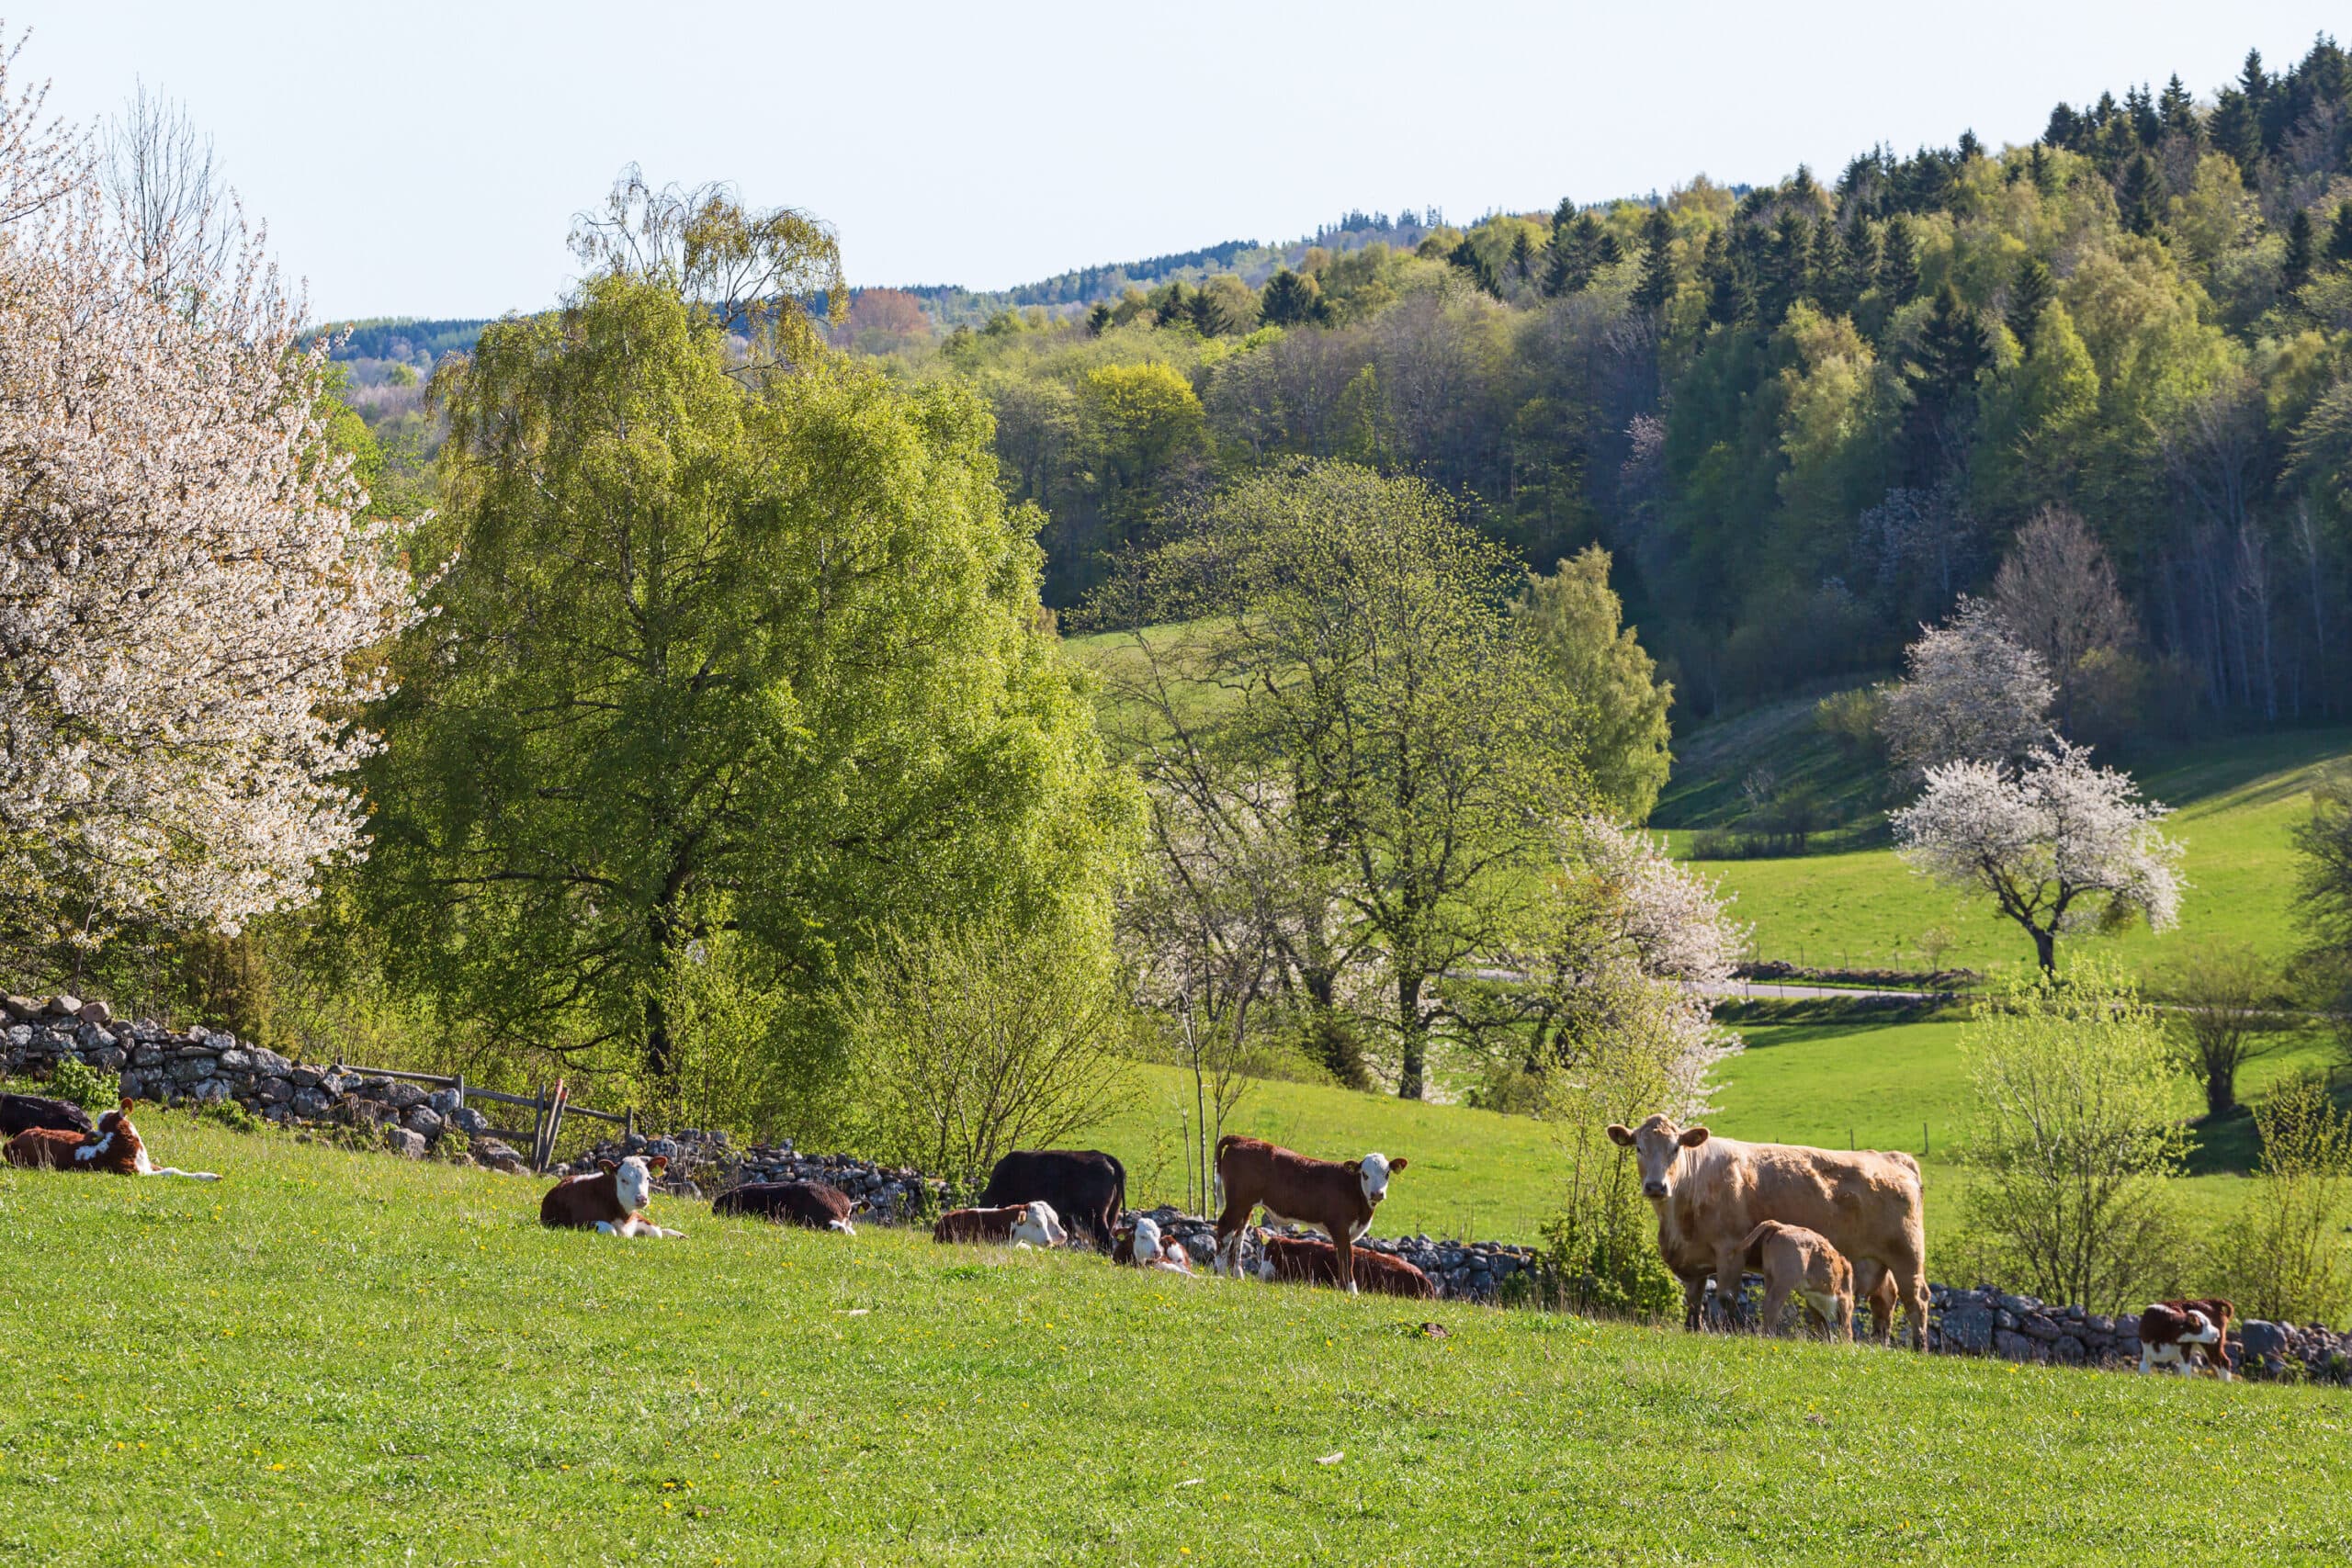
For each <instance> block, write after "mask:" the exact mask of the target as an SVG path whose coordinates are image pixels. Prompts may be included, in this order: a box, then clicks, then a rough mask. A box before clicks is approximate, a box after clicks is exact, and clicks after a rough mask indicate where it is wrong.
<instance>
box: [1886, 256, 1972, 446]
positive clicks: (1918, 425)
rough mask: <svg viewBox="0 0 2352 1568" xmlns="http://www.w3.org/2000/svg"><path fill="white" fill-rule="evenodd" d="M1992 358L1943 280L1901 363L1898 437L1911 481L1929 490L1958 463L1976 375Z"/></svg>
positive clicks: (1954, 291) (1965, 443)
mask: <svg viewBox="0 0 2352 1568" xmlns="http://www.w3.org/2000/svg"><path fill="white" fill-rule="evenodd" d="M1992 362H1993V345H1992V344H1991V342H1990V341H1989V340H1987V338H1986V337H1985V324H1984V322H1982V321H1979V320H1978V319H1977V316H1976V312H1975V311H1973V310H1970V309H1969V308H1968V306H1967V304H1966V303H1965V302H1964V301H1962V299H1961V297H1960V291H1959V290H1958V289H1955V288H1952V286H1951V284H1949V283H1947V284H1945V285H1944V287H1943V289H1942V291H1941V292H1939V294H1938V295H1937V296H1936V304H1935V309H1934V310H1932V311H1930V312H1929V313H1928V320H1927V321H1926V323H1925V325H1923V326H1922V327H1921V328H1920V331H1919V340H1918V342H1917V344H1915V345H1913V347H1912V350H1911V352H1910V354H1909V355H1906V356H1905V360H1904V363H1903V369H1902V376H1903V381H1904V385H1905V389H1906V390H1907V391H1908V392H1909V393H1910V399H1911V402H1910V406H1909V407H1908V408H1906V409H1905V411H1904V414H1903V425H1902V429H1901V432H1900V434H1899V436H1898V441H1899V443H1900V448H1901V457H1902V460H1903V464H1904V468H1905V473H1906V474H1907V475H1908V477H1909V480H1910V482H1912V483H1916V484H1919V485H1922V486H1926V487H1929V488H1932V487H1933V486H1934V485H1936V484H1938V483H1939V482H1941V480H1942V479H1944V478H1945V477H1946V474H1947V472H1948V471H1949V470H1950V469H1951V468H1957V467H1958V466H1959V464H1960V463H1961V461H1962V457H1964V456H1965V454H1966V452H1967V449H1968V432H1969V429H1970V427H1971V426H1972V425H1973V423H1974V418H1975V412H1976V378H1978V377H1979V376H1981V375H1982V374H1984V371H1985V367H1987V366H1989V365H1991V364H1992Z"/></svg>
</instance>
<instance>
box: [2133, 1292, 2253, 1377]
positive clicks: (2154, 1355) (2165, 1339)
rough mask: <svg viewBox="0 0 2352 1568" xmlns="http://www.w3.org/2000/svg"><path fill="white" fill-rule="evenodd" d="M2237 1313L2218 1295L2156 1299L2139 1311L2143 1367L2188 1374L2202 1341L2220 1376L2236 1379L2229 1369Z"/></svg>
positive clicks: (2149, 1369)
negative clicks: (2232, 1329)
mask: <svg viewBox="0 0 2352 1568" xmlns="http://www.w3.org/2000/svg"><path fill="white" fill-rule="evenodd" d="M2236 1313H2237V1308H2235V1307H2234V1306H2232V1305H2231V1304H2230V1303H2228V1302H2225V1301H2223V1300H2222V1298H2221V1297H2219V1296H2206V1297H2202V1298H2200V1299H2199V1300H2196V1301H2181V1302H2158V1303H2155V1304H2154V1306H2152V1307H2150V1308H2149V1309H2148V1310H2147V1311H2145V1312H2143V1313H2142V1314H2140V1370H2141V1371H2143V1372H2145V1371H2153V1370H2154V1369H2155V1368H2157V1367H2170V1368H2171V1369H2172V1370H2173V1371H2176V1372H2177V1373H2179V1374H2180V1375H2181V1376H2182V1377H2187V1376H2188V1375H2189V1369H2190V1366H2191V1364H2192V1362H2193V1359H2194V1358H2195V1356H2196V1354H2197V1347H2199V1346H2200V1345H2201V1346H2203V1347H2204V1348H2205V1354H2206V1355H2208V1356H2209V1357H2211V1358H2212V1361H2213V1370H2214V1371H2215V1373H2217V1374H2218V1375H2219V1376H2220V1378H2221V1380H2222V1382H2233V1381H2234V1380H2233V1378H2232V1376H2231V1373H2230V1319H2231V1318H2232V1317H2233V1316H2234V1315H2235V1314H2236Z"/></svg>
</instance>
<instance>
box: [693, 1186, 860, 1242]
mask: <svg viewBox="0 0 2352 1568" xmlns="http://www.w3.org/2000/svg"><path fill="white" fill-rule="evenodd" d="M858 1207H859V1202H858V1200H856V1199H854V1198H853V1197H851V1196H850V1195H849V1194H848V1193H846V1192H844V1191H842V1190H841V1189H840V1188H838V1187H835V1186H833V1185H831V1183H829V1182H823V1181H747V1182H745V1183H744V1184H743V1185H742V1186H741V1187H730V1188H729V1189H728V1190H726V1191H724V1192H721V1193H720V1194H719V1195H718V1197H717V1198H715V1199H713V1200H712V1201H711V1205H710V1212H711V1213H714V1214H756V1215H758V1216H760V1217H761V1218H763V1219H767V1220H773V1221H775V1223H776V1224H796V1225H802V1226H806V1227H807V1228H808V1229H809V1230H812V1231H839V1232H840V1233H841V1234H842V1235H856V1234H857V1226H856V1225H854V1224H851V1223H850V1216H851V1215H852V1214H854V1213H857V1211H858Z"/></svg>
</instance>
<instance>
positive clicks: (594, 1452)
mask: <svg viewBox="0 0 2352 1568" xmlns="http://www.w3.org/2000/svg"><path fill="white" fill-rule="evenodd" d="M147 1130H148V1133H149V1134H150V1139H151V1142H152V1143H153V1145H155V1147H156V1152H157V1153H158V1155H159V1156H162V1157H163V1158H164V1159H166V1160H169V1161H172V1162H175V1163H178V1164H181V1165H187V1166H202V1167H207V1168H214V1169H218V1170H220V1171H222V1172H224V1173H225V1175H226V1177H227V1179H225V1180H224V1181H222V1182H221V1183H220V1184H219V1185H217V1186H198V1185H194V1184H187V1183H177V1182H164V1181H150V1182H137V1181H130V1180H122V1179H100V1178H95V1177H86V1176H75V1175H47V1174H42V1175H35V1174H28V1173H20V1172H16V1171H0V1214H5V1218H6V1224H7V1225H8V1228H9V1230H10V1232H11V1233H12V1234H13V1235H16V1236H17V1238H18V1239H17V1245H15V1246H12V1247H8V1248H7V1249H6V1252H5V1253H0V1312H4V1313H5V1316H0V1322H5V1323H6V1328H5V1329H0V1389H5V1392H6V1398H5V1400H0V1557H5V1558H6V1560H9V1561H14V1562H43V1563H67V1564H74V1563H91V1564H114V1563H119V1562H142V1563H156V1564H172V1563H203V1562H237V1563H276V1562H304V1563H309V1562H420V1563H443V1562H502V1563H503V1562H533V1563H538V1562H545V1563H565V1564H569V1563H593V1562H649V1563H665V1564H666V1563H677V1564H705V1563H712V1564H728V1563H772V1562H793V1563H799V1562H842V1563H852V1562H854V1563H881V1562H910V1563H912V1562H922V1563H940V1562H991V1563H993V1562H1115V1563H1147V1562H1148V1563H1182V1564H1193V1563H1200V1564H1209V1563H1229V1562H1279V1563H1298V1562H1330V1563H1351V1564H1353V1563H1399V1564H1403V1563H1446V1564H1452V1563H1466V1562H1497V1563H1521V1562H1579V1563H1581V1562H1730V1561H1735V1560H1736V1561H1742V1562H1825V1563H1826V1562H1856V1561H1869V1562H1897V1563H1908V1562H1918V1563H1940V1562H1961V1561H1986V1562H2005V1563H2007V1562H2022V1563H2086V1562H2087V1563H2109V1562H2112V1563H2126V1562H2129V1563H2140V1562H2148V1561H2153V1560H2163V1561H2183V1560H2187V1561H2204V1562H2267V1563H2279V1562H2340V1561H2342V1559H2343V1557H2344V1554H2345V1553H2346V1551H2352V1485H2347V1484H2346V1481H2347V1480H2352V1465H2347V1461H2346V1457H2345V1456H2346V1445H2347V1440H2352V1403H2347V1401H2346V1396H2345V1395H2344V1394H2343V1393H2341V1392H2340V1391H2324V1390H2305V1389H2294V1388H2278V1387H2267V1386H2248V1385H2245V1384H2240V1385H2236V1386H2228V1387H2225V1386H2223V1385H2221V1384H2219V1383H2214V1382H2194V1383H2183V1382H2176V1381H2174V1380H2170V1379H2165V1380H2156V1379H2137V1378H2129V1377H2117V1376H2107V1375H2101V1374H2097V1373H2088V1372H2082V1371H2064V1370H2035V1369H2030V1368H2029V1369H2018V1368H2012V1367H2010V1366H2007V1365H2006V1364H1996V1363H1986V1362H1969V1361H1957V1360H1943V1359H1933V1360H1929V1359H1921V1358H1917V1357H1914V1356H1910V1355H1907V1354H1896V1353H1892V1352H1885V1351H1879V1350H1875V1349H1869V1348H1863V1349H1852V1348H1838V1347H1830V1346H1821V1345H1801V1344H1792V1343H1786V1342H1770V1343H1766V1342H1757V1341H1749V1340H1735V1339H1722V1338H1713V1337H1691V1336H1684V1335H1682V1334H1680V1333H1679V1332H1669V1331H1663V1330H1651V1329H1643V1328H1634V1327H1627V1326H1618V1325H1594V1324H1589V1323H1585V1322H1581V1321H1578V1320H1577V1319H1573V1318H1566V1317H1557V1316H1549V1315H1544V1314H1534V1313H1514V1312H1502V1311H1497V1310H1494V1309H1487V1308H1478V1307H1471V1306H1462V1305H1454V1304H1439V1305H1425V1304H1420V1303H1414V1304H1411V1305H1408V1304H1406V1303H1395V1302H1389V1301H1385V1300H1381V1299H1375V1298H1363V1299H1361V1300H1355V1301H1351V1300H1348V1299H1345V1298H1342V1297H1340V1296H1337V1295H1334V1294H1330V1293H1326V1292H1300V1291H1295V1290H1289V1289H1275V1288H1271V1287H1262V1286H1256V1285H1246V1284H1232V1283H1227V1282H1223V1281H1216V1280H1178V1279H1173V1278H1170V1277H1166V1276H1158V1277H1150V1278H1146V1277H1142V1276H1138V1275H1136V1274H1134V1273H1132V1272H1128V1271H1123V1270H1117V1269H1112V1268H1110V1267H1108V1266H1107V1265H1105V1264H1103V1263H1102V1262H1101V1261H1099V1260H1097V1259H1095V1258H1090V1257H1066V1256H1046V1255H1038V1254H1015V1253H1009V1252H1004V1251H995V1250H991V1251H989V1252H978V1251H970V1252H967V1251H962V1250H955V1251H951V1250H948V1249H945V1248H941V1247H934V1246H933V1244H932V1243H931V1242H930V1241H929V1240H928V1238H926V1237H920V1236H909V1235H893V1234H888V1233H884V1232H880V1231H878V1230H873V1229H869V1230H868V1231H866V1232H865V1233H863V1234H861V1235H859V1236H858V1237H856V1238H855V1239H854V1240H851V1239H846V1238H840V1237H831V1236H819V1235H809V1234H807V1233H801V1232H785V1231H780V1230H775V1229H772V1228H769V1227H766V1226H764V1225H761V1224H756V1223H752V1222H734V1221H725V1222H722V1221H714V1220H713V1219H712V1218H711V1217H710V1216H709V1214H708V1213H707V1211H704V1210H702V1209H700V1208H699V1206H697V1205H693V1204H687V1203H683V1202H673V1201H666V1200H664V1201H657V1204H656V1213H657V1214H658V1215H659V1216H660V1217H662V1218H663V1219H665V1220H667V1221H668V1222H670V1223H671V1224H677V1225H679V1226H681V1227H682V1228H684V1230H686V1231H687V1232H688V1233H689V1238H688V1239H687V1240H685V1241H682V1242H673V1243H666V1244H663V1243H619V1242H614V1241H610V1240H605V1239H604V1238H599V1237H594V1236H589V1235H579V1234H554V1233H549V1232H546V1231H542V1230H540V1229H539V1228H538V1227H537V1224H536V1223H535V1216H536V1207H537V1194H538V1190H539V1189H538V1185H537V1184H536V1183H532V1182H526V1181H522V1180H518V1179H509V1178H503V1177H498V1176H493V1175H490V1174H487V1173H483V1172H479V1171H474V1170H468V1169H459V1168H448V1167H438V1166H411V1165H404V1164H401V1163H400V1162H398V1161H395V1160H392V1159H390V1158H387V1157H384V1156H372V1155H353V1154H345V1153H341V1152H336V1151H332V1150H327V1149H324V1148H321V1147H317V1146H298V1145H293V1144H290V1143H288V1142H286V1141H283V1140H281V1139H277V1138H270V1139H262V1138H254V1137H246V1136H242V1135H238V1134H230V1133H226V1132H223V1131H220V1130H218V1129H215V1128H211V1127H198V1126H196V1125H193V1124H191V1123H190V1122H188V1121H187V1120H186V1119H185V1118H181V1117H176V1116H175V1117H171V1118H168V1119H164V1118H162V1117H160V1116H156V1117H153V1118H151V1125H150V1126H149V1127H148V1129H147ZM1425 1322H1426V1323H1435V1324H1437V1325H1441V1326H1442V1328H1444V1329H1445V1330H1446V1331H1447V1333H1446V1336H1445V1337H1443V1338H1436V1337H1430V1336H1429V1335H1426V1334H1425V1333H1424V1332H1423V1331H1422V1329H1421V1327H1420V1325H1422V1324H1423V1323H1425Z"/></svg>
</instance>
